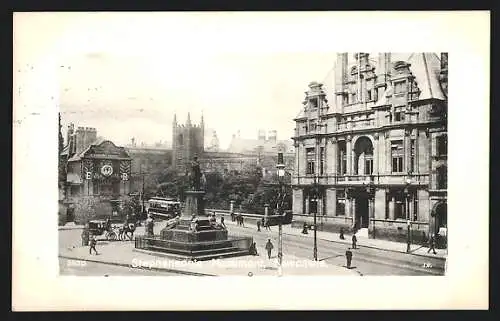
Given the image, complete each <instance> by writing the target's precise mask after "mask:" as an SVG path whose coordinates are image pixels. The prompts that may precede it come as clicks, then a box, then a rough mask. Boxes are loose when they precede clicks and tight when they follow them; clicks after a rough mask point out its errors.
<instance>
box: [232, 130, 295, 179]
mask: <svg viewBox="0 0 500 321" xmlns="http://www.w3.org/2000/svg"><path fill="white" fill-rule="evenodd" d="M277 136H278V133H277V131H276V130H270V131H268V135H267V137H266V131H265V130H263V129H260V130H259V131H258V134H257V139H248V138H241V137H240V136H239V135H233V138H232V140H231V142H230V144H229V148H228V150H227V151H228V152H229V153H237V154H242V155H246V156H247V157H248V156H253V157H257V159H258V161H257V164H258V165H259V166H261V167H262V168H263V174H264V175H266V174H270V173H273V172H274V171H275V170H276V164H277V162H278V153H283V156H284V161H285V165H286V170H287V171H289V172H291V171H293V168H294V160H295V152H294V149H295V148H294V146H293V141H292V140H278V139H277Z"/></svg>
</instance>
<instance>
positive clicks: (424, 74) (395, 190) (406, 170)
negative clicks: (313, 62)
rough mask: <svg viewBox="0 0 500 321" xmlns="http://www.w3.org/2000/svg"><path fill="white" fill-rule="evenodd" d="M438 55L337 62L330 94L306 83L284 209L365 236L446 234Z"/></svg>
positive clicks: (443, 105) (442, 64)
mask: <svg viewBox="0 0 500 321" xmlns="http://www.w3.org/2000/svg"><path fill="white" fill-rule="evenodd" d="M447 75H448V65H447V54H446V53H443V54H441V58H440V57H439V56H438V55H436V54H434V53H413V54H408V55H407V59H405V60H404V61H403V60H393V59H391V54H389V53H382V54H380V55H379V57H378V60H377V61H372V60H370V59H369V56H368V54H367V53H357V54H355V55H354V61H353V63H352V64H350V63H348V56H347V53H341V54H338V58H337V67H336V70H335V85H336V86H335V87H336V88H335V92H332V93H329V95H328V94H327V93H326V92H325V91H324V90H323V86H322V84H319V83H316V82H312V83H310V84H309V90H308V91H307V92H306V97H305V100H304V102H303V107H302V108H301V110H300V113H299V115H297V117H296V118H295V122H296V129H295V137H294V141H295V147H296V150H295V153H296V159H295V172H294V175H293V178H292V186H293V210H294V212H295V213H297V214H302V213H304V214H306V215H312V214H313V213H318V214H319V215H320V216H321V217H325V218H326V219H327V221H328V222H329V224H333V225H334V226H337V229H338V228H340V227H345V228H354V229H356V230H358V229H359V230H360V233H364V232H367V234H368V232H369V235H370V236H371V237H376V238H388V239H394V240H399V241H405V240H406V239H407V233H406V229H407V224H411V230H412V235H411V240H412V242H421V241H423V240H424V239H425V238H424V236H426V237H428V235H429V234H433V233H436V234H440V235H446V233H447V232H446V231H447V230H446V229H447V205H446V204H447V108H448V98H447Z"/></svg>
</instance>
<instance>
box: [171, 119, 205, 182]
mask: <svg viewBox="0 0 500 321" xmlns="http://www.w3.org/2000/svg"><path fill="white" fill-rule="evenodd" d="M204 132H205V124H204V120H203V115H202V116H201V122H200V124H199V125H196V124H192V123H191V115H190V113H188V114H187V119H186V123H185V124H178V123H177V115H175V114H174V120H173V124H172V165H173V166H174V168H175V169H177V171H179V172H185V171H186V169H187V166H188V164H189V163H190V162H191V161H192V160H193V157H195V156H197V157H199V158H201V157H202V156H203V152H204V150H205V146H204V138H205V136H204Z"/></svg>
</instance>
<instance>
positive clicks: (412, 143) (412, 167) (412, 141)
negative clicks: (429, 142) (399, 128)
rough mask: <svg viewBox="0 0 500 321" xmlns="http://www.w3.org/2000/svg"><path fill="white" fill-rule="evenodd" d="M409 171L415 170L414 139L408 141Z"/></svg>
mask: <svg viewBox="0 0 500 321" xmlns="http://www.w3.org/2000/svg"><path fill="white" fill-rule="evenodd" d="M410 144H411V146H410V171H411V172H412V173H413V172H414V171H415V140H414V139H412V140H411V141H410Z"/></svg>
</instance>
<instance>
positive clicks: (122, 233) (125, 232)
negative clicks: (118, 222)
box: [118, 223, 135, 241]
mask: <svg viewBox="0 0 500 321" xmlns="http://www.w3.org/2000/svg"><path fill="white" fill-rule="evenodd" d="M134 232H135V224H134V223H128V224H124V225H123V226H122V227H120V229H119V230H118V237H119V239H120V240H122V241H125V238H126V237H128V239H129V240H130V241H132V239H133V237H134Z"/></svg>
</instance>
